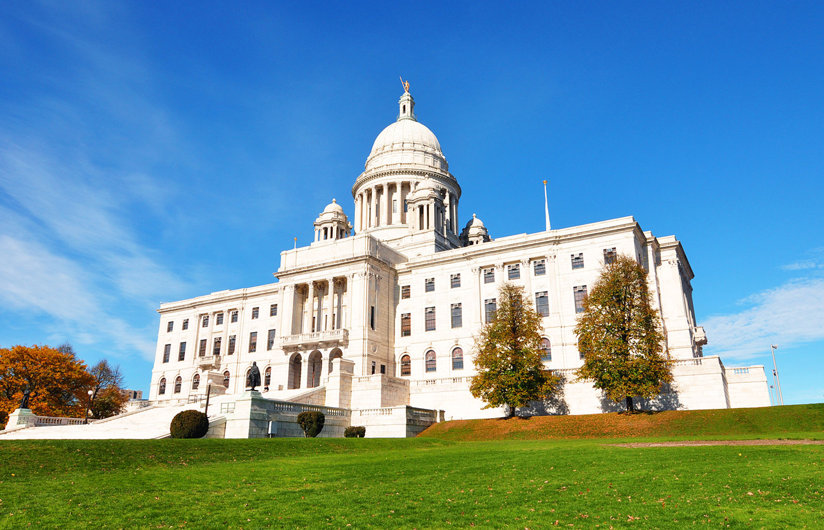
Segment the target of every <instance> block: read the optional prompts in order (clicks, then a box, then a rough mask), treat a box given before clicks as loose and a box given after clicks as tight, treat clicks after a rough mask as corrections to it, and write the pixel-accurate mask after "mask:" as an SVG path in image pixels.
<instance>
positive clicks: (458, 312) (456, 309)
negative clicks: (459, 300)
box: [450, 304, 463, 328]
mask: <svg viewBox="0 0 824 530" xmlns="http://www.w3.org/2000/svg"><path fill="white" fill-rule="evenodd" d="M450 312H451V315H452V327H453V328H459V327H461V326H462V325H463V310H462V309H461V304H452V308H451V311H450Z"/></svg>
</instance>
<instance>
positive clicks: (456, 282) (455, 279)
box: [449, 273, 461, 289]
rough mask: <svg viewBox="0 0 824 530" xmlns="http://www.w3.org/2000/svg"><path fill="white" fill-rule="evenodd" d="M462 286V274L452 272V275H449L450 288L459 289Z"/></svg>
mask: <svg viewBox="0 0 824 530" xmlns="http://www.w3.org/2000/svg"><path fill="white" fill-rule="evenodd" d="M460 286H461V275H460V273H458V274H452V275H451V276H449V287H450V288H452V289H457V288H458V287H460Z"/></svg>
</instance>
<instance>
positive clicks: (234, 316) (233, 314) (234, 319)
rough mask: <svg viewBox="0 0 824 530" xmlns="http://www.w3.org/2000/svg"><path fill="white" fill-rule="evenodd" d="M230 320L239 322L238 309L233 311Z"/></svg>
mask: <svg viewBox="0 0 824 530" xmlns="http://www.w3.org/2000/svg"><path fill="white" fill-rule="evenodd" d="M230 320H231V321H232V323H235V322H237V309H235V310H234V311H232V318H231V319H230Z"/></svg>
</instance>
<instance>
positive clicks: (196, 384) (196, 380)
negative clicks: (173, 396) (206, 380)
mask: <svg viewBox="0 0 824 530" xmlns="http://www.w3.org/2000/svg"><path fill="white" fill-rule="evenodd" d="M199 386H200V374H195V376H194V377H192V390H197V387H199Z"/></svg>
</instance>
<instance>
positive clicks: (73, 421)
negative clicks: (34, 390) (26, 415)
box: [35, 416, 94, 427]
mask: <svg viewBox="0 0 824 530" xmlns="http://www.w3.org/2000/svg"><path fill="white" fill-rule="evenodd" d="M36 418H37V420H36V421H35V425H37V426H38V427H45V426H52V425H85V424H86V423H92V422H94V420H88V421H86V420H85V419H83V418H57V417H54V416H36Z"/></svg>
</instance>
